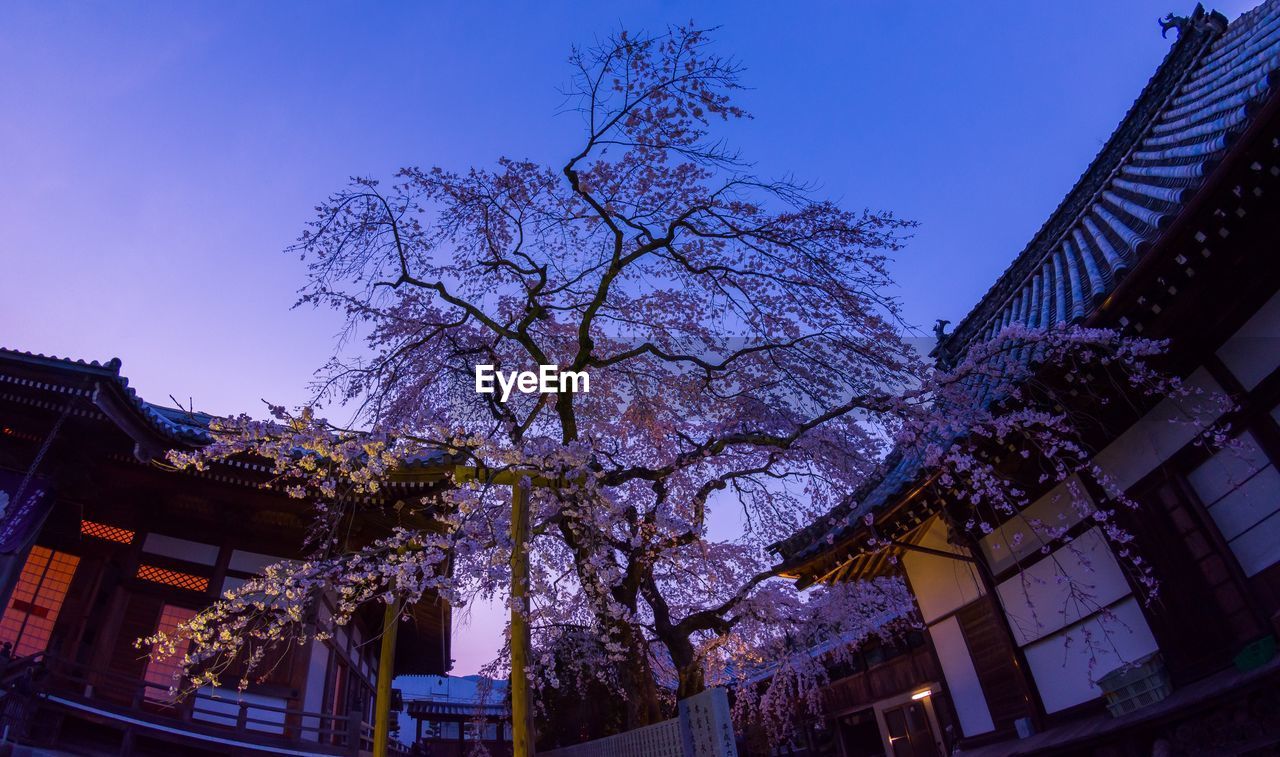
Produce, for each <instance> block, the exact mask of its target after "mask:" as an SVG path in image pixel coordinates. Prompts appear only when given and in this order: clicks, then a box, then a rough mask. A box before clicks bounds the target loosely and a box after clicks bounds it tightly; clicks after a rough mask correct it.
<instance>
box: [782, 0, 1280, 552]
mask: <svg viewBox="0 0 1280 757" xmlns="http://www.w3.org/2000/svg"><path fill="white" fill-rule="evenodd" d="M1277 72H1280V0H1268V2H1266V3H1263V4H1262V5H1259V6H1258V7H1256V8H1254V9H1253V10H1251V11H1249V12H1247V13H1245V14H1243V15H1242V16H1240V18H1238V19H1236V20H1235V21H1234V22H1232V23H1231V24H1230V25H1229V26H1228V25H1227V24H1226V19H1225V18H1223V17H1222V16H1221V15H1219V14H1217V13H1206V12H1205V11H1204V10H1203V8H1201V7H1199V6H1197V8H1196V10H1195V12H1194V13H1193V14H1192V15H1191V16H1190V17H1189V18H1187V19H1185V20H1182V22H1181V24H1180V29H1179V38H1178V41H1177V43H1175V44H1174V46H1173V48H1172V49H1171V50H1170V51H1169V54H1168V55H1167V56H1166V58H1165V60H1164V62H1163V63H1162V64H1161V65H1160V68H1159V69H1158V70H1157V71H1156V73H1155V75H1154V76H1153V77H1152V78H1151V80H1150V81H1149V82H1148V83H1147V86H1146V87H1145V88H1144V89H1143V91H1142V94H1141V95H1140V96H1139V97H1138V99H1137V101H1136V102H1135V103H1134V104H1133V106H1132V107H1131V108H1130V110H1129V112H1128V113H1127V114H1126V115H1125V118H1124V120H1123V121H1121V123H1120V125H1119V126H1118V127H1117V128H1116V130H1115V132H1114V133H1113V134H1112V135H1111V137H1110V139H1109V140H1108V141H1107V144H1106V145H1105V146H1104V147H1103V148H1102V150H1101V151H1100V152H1099V153H1098V156H1097V157H1096V158H1094V160H1093V162H1092V163H1091V164H1090V166H1089V168H1088V169H1087V170H1086V171H1085V173H1084V174H1083V175H1082V176H1081V177H1080V179H1079V180H1078V181H1077V183H1076V185H1075V186H1074V187H1073V188H1072V189H1071V191H1070V192H1069V193H1068V194H1067V196H1066V198H1065V199H1064V200H1063V201H1062V203H1061V204H1060V205H1059V206H1058V208H1057V209H1056V210H1055V211H1054V213H1053V214H1052V215H1051V216H1050V217H1049V219H1048V220H1047V221H1046V222H1045V224H1044V225H1043V226H1042V227H1041V229H1040V231H1039V232H1037V234H1036V236H1035V237H1034V238H1033V239H1032V241H1031V243H1030V244H1028V245H1027V247H1026V248H1025V249H1023V251H1022V252H1021V253H1019V254H1018V256H1017V257H1016V258H1015V259H1014V261H1013V263H1012V264H1011V265H1010V266H1009V267H1008V269H1006V270H1005V272H1004V273H1003V274H1002V275H1001V276H1000V278H999V279H998V280H997V281H996V283H995V284H994V285H993V286H992V287H991V289H990V290H989V291H988V292H987V293H986V294H985V295H984V296H983V297H982V299H981V300H980V301H979V302H978V304H977V305H976V306H975V307H974V308H973V310H972V311H970V312H969V314H968V315H967V316H965V318H964V320H962V321H961V322H960V324H959V325H957V327H956V329H955V331H954V332H953V333H952V334H950V335H949V336H948V337H946V338H945V340H944V342H943V343H942V344H941V345H939V349H938V352H937V353H935V354H938V355H939V356H941V357H942V359H954V358H955V357H957V356H959V355H961V354H963V352H964V351H965V350H966V349H967V348H969V347H970V346H971V345H973V344H975V343H979V342H981V341H984V340H986V339H989V338H991V337H992V336H994V335H995V334H996V333H998V332H999V331H1000V330H1001V329H1002V328H1004V327H1006V326H1009V325H1011V324H1022V325H1026V326H1029V327H1032V328H1049V327H1053V326H1057V325H1059V324H1064V323H1079V322H1081V321H1084V320H1085V319H1086V318H1087V317H1088V316H1089V315H1090V314H1092V313H1093V312H1094V311H1095V310H1096V308H1097V307H1098V305H1100V304H1101V303H1102V302H1103V301H1104V300H1105V298H1106V297H1107V295H1108V294H1110V293H1111V292H1112V291H1113V290H1114V289H1115V287H1116V285H1117V284H1118V283H1119V281H1120V280H1121V279H1122V278H1123V277H1124V275H1125V273H1126V272H1127V271H1128V270H1130V269H1131V268H1133V267H1134V266H1135V265H1136V263H1137V262H1138V260H1140V259H1141V258H1142V256H1143V255H1144V254H1146V253H1147V251H1148V250H1149V249H1151V247H1152V245H1153V243H1154V242H1155V241H1157V239H1158V238H1159V236H1160V234H1161V232H1162V230H1163V229H1165V228H1166V227H1167V226H1168V225H1169V223H1170V221H1172V220H1173V219H1174V218H1175V217H1176V216H1178V214H1179V213H1180V212H1181V211H1182V209H1183V208H1184V207H1185V206H1186V203H1187V202H1188V201H1189V200H1190V198H1191V197H1192V196H1193V195H1194V194H1195V192H1196V190H1197V189H1199V187H1200V185H1201V184H1202V183H1203V181H1204V179H1205V178H1206V177H1207V176H1208V175H1209V174H1210V173H1211V171H1212V169H1213V168H1214V167H1215V166H1216V165H1217V163H1218V162H1219V161H1220V160H1221V158H1222V157H1223V155H1224V154H1225V153H1226V151H1227V149H1228V148H1229V147H1230V146H1231V145H1232V143H1233V142H1234V140H1235V139H1236V138H1237V137H1238V136H1239V135H1240V134H1241V133H1242V132H1243V131H1244V129H1245V128H1246V127H1248V126H1249V124H1250V123H1251V118H1252V116H1253V115H1254V114H1255V113H1256V112H1257V111H1258V109H1259V107H1260V105H1261V104H1262V103H1263V102H1265V101H1266V100H1267V98H1269V97H1270V96H1271V95H1272V92H1273V89H1274V85H1275V84H1276V83H1277V80H1278V79H1280V77H1278V76H1277ZM990 399H991V398H986V399H985V401H990ZM923 474H924V471H923V467H922V465H921V463H920V461H919V456H918V455H914V454H911V453H909V452H908V453H903V452H899V453H898V454H896V455H893V456H890V458H889V459H888V460H886V462H885V465H884V466H882V473H881V474H880V475H879V476H877V477H876V478H874V479H873V480H872V481H871V482H870V483H869V484H868V485H867V486H864V487H863V488H862V490H861V491H859V492H857V493H855V495H854V496H853V497H851V498H850V499H849V500H846V502H844V503H842V504H841V505H840V506H838V507H836V508H835V509H834V510H833V511H832V512H831V513H829V514H828V515H826V516H824V517H823V518H821V519H819V520H818V521H817V522H815V523H814V524H812V525H810V526H809V527H807V528H805V529H803V530H801V531H799V532H797V533H796V534H794V535H792V536H791V537H789V538H788V539H786V540H784V541H782V542H779V543H778V544H776V545H774V549H775V551H776V552H777V553H778V554H779V556H780V557H782V558H783V560H784V561H785V562H786V563H787V564H791V565H795V564H798V563H800V562H802V561H804V560H807V559H809V558H811V557H813V556H816V555H817V554H819V553H821V552H822V551H823V550H824V549H825V548H826V546H827V545H829V544H833V543H835V542H837V541H840V540H842V539H843V538H844V537H845V536H847V535H849V534H850V533H852V532H853V531H854V530H856V528H857V525H858V521H859V519H860V518H861V516H863V515H865V514H866V513H869V512H873V511H875V510H876V509H878V508H880V507H882V506H885V505H887V504H891V503H892V501H893V500H894V499H895V498H896V497H898V496H900V495H901V494H902V493H903V491H904V490H905V489H906V488H907V487H909V486H911V485H912V484H913V483H916V482H918V481H919V480H920V479H921V478H922V476H923Z"/></svg>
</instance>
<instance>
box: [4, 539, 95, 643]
mask: <svg viewBox="0 0 1280 757" xmlns="http://www.w3.org/2000/svg"><path fill="white" fill-rule="evenodd" d="M79 564H80V558H79V557H76V556H75V555H68V554H66V553H65V552H54V551H53V550H51V549H48V548H46V547H32V548H31V553H30V554H29V555H27V562H26V564H24V565H23V566H22V574H21V575H20V576H18V584H17V586H15V587H13V595H12V596H11V597H9V605H8V606H7V607H5V610H4V616H3V617H0V642H5V641H7V642H9V643H10V644H12V645H13V653H14V654H15V655H17V656H19V657H26V656H27V655H29V654H35V653H36V652H43V651H44V650H45V649H46V648H47V647H48V646H49V635H50V634H52V633H53V625H54V623H56V622H58V612H59V611H60V610H61V609H62V601H63V600H64V599H66V597H67V587H69V586H70V585H71V577H72V576H74V575H75V573H76V566H77V565H79Z"/></svg>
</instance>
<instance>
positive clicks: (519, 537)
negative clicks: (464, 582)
mask: <svg viewBox="0 0 1280 757" xmlns="http://www.w3.org/2000/svg"><path fill="white" fill-rule="evenodd" d="M520 484H521V482H520V481H516V482H515V483H514V484H513V485H512V487H511V746H512V754H513V757H530V755H532V754H533V738H532V733H531V731H532V729H531V728H530V725H531V722H530V719H529V675H528V671H527V670H526V666H527V664H528V660H529V619H528V615H527V613H528V604H527V603H528V598H529V552H528V542H529V498H528V497H527V496H525V491H524V488H523V487H522V486H521V485H520Z"/></svg>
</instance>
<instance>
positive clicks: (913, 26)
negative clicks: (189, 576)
mask: <svg viewBox="0 0 1280 757" xmlns="http://www.w3.org/2000/svg"><path fill="white" fill-rule="evenodd" d="M1253 4H1254V2H1253V0H1220V1H1219V2H1217V3H1216V7H1217V8H1218V9H1219V10H1221V11H1222V12H1223V13H1225V14H1226V15H1227V17H1228V18H1235V16H1237V15H1238V14H1239V13H1240V12H1241V11H1243V10H1245V9H1247V8H1248V7H1250V6H1252V5H1253ZM1214 5H1215V4H1214V3H1210V6H1211V7H1213V6H1214ZM798 6H799V4H794V3H777V2H743V1H741V0H737V1H732V2H731V1H730V0H717V1H716V2H702V3H698V4H697V5H696V7H695V6H693V5H692V4H688V3H676V2H661V1H654V2H639V1H629V2H617V3H598V4H593V5H591V6H587V5H586V4H581V3H579V4H570V3H567V2H549V3H536V4H535V3H517V2H494V3H482V2H473V3H452V4H446V3H431V4H428V3H403V4H400V3H383V4H377V5H374V4H366V3H336V2H329V3H311V2H308V3H301V2H295V3H286V2H276V3H269V4H264V3H257V2H221V3H216V4H215V3H210V2H206V3H172V4H159V3H152V4H145V5H143V4H135V3H107V2H98V3H76V4H63V3H55V2H39V3H37V2H8V3H4V4H0V29H3V30H4V32H3V34H0V346H5V347H11V348H17V349H25V350H32V351H36V352H42V353H46V354H55V355H59V356H71V357H77V358H86V359H99V360H105V359H107V358H110V357H113V356H119V357H120V358H121V359H122V360H123V361H124V373H125V374H126V375H127V376H129V378H130V379H131V381H132V383H133V385H134V386H135V387H137V388H138V390H139V392H140V393H141V394H142V396H143V397H145V398H147V399H149V400H151V401H153V402H164V403H167V402H169V399H168V398H169V396H170V395H172V396H174V397H176V398H178V399H179V400H181V401H182V402H183V403H184V404H185V403H186V401H187V399H188V398H192V399H194V402H195V405H196V407H197V408H199V409H202V410H207V411H211V412H216V413H231V412H238V411H248V412H252V413H259V412H261V410H262V406H261V404H260V403H259V399H260V398H266V399H270V400H272V401H274V402H279V403H281V404H296V403H298V402H300V401H302V400H303V399H304V396H305V385H306V382H307V380H308V377H309V376H310V374H311V371H312V370H314V369H315V368H316V367H318V366H319V365H320V364H321V363H322V362H323V360H324V358H325V357H326V356H327V354H328V351H329V349H330V347H331V345H332V336H333V334H334V332H335V330H336V328H337V325H338V323H337V321H336V319H335V318H333V317H332V316H330V315H329V314H327V313H320V312H315V311H311V310H299V311H291V310H290V309H289V306H290V305H291V304H292V302H293V293H294V290H295V289H296V287H297V285H298V284H299V283H300V282H301V280H302V268H301V265H300V263H299V262H298V260H297V259H296V258H295V257H292V256H289V255H285V254H284V253H282V252H281V250H282V248H283V247H284V246H285V245H286V244H288V243H289V242H290V241H291V240H292V239H293V238H294V237H296V236H297V234H298V233H299V231H301V229H302V227H303V224H304V223H305V222H306V221H307V220H308V219H309V217H310V213H311V208H312V206H314V205H315V204H316V202H317V201H319V200H321V199H322V198H324V197H325V196H326V195H327V194H328V193H329V192H330V191H331V190H333V189H336V188H338V187H339V186H341V185H342V184H343V183H344V181H345V179H346V177H348V176H350V175H357V174H358V175H370V176H386V175H388V174H390V173H391V172H392V171H393V170H394V169H396V168H397V167H399V166H402V165H420V166H424V167H425V166H429V165H432V164H438V165H442V166H445V167H448V168H465V167H466V166H468V165H472V164H488V163H490V162H492V161H493V160H494V159H495V158H497V157H498V156H500V155H508V156H511V157H515V158H529V159H532V160H535V161H542V162H555V163H556V165H559V164H560V162H562V161H563V157H564V155H565V154H566V151H567V150H568V149H569V148H570V147H571V146H573V145H574V144H575V141H574V140H575V139H576V138H577V137H578V134H579V132H578V130H577V127H578V122H577V121H576V119H575V117H574V116H573V115H559V116H558V115H556V113H557V110H558V107H559V106H560V105H561V103H562V98H561V97H560V95H559V94H558V93H557V86H558V85H560V84H561V83H563V82H564V81H565V80H566V79H567V75H568V69H567V67H566V66H565V57H566V55H567V52H568V49H569V46H570V45H571V44H573V43H589V42H590V41H591V40H592V39H593V36H595V35H599V34H603V33H606V32H608V31H610V30H612V29H615V28H617V27H619V26H625V27H627V28H629V29H632V30H643V29H649V30H659V29H661V28H663V27H664V26H665V25H666V24H668V23H679V22H683V21H688V20H689V19H690V17H691V16H692V17H693V19H694V20H695V21H696V22H697V23H699V24H702V25H717V24H718V25H722V26H723V28H722V30H721V31H720V33H719V37H718V38H719V42H720V44H721V46H722V49H724V50H727V51H731V52H733V53H734V54H735V55H736V56H738V57H739V59H740V60H741V62H742V63H743V64H745V66H746V67H747V72H746V74H745V77H744V81H745V83H746V84H747V85H748V86H750V87H752V88H753V89H751V90H750V91H748V92H746V93H744V96H743V98H742V102H743V104H745V105H746V107H747V108H748V109H749V110H750V111H752V112H753V114H754V116H755V118H754V119H753V120H752V121H749V122H746V123H744V124H739V125H735V126H734V127H733V128H732V130H731V131H729V132H728V133H727V136H728V137H729V138H730V140H731V141H732V143H733V144H734V145H736V146H737V147H739V148H740V149H741V150H742V152H743V154H744V156H746V157H748V158H752V159H754V160H756V161H757V166H758V168H757V170H758V172H759V173H761V174H765V175H779V174H792V175H794V176H796V177H797V178H800V179H804V180H808V181H811V182H814V183H815V184H816V185H817V186H818V187H819V188H820V189H821V190H822V191H823V192H824V193H825V194H827V195H829V196H831V197H833V198H835V199H837V200H840V201H841V202H843V203H845V204H846V205H848V206H850V207H855V208H860V207H872V208H887V209H891V210H893V211H894V212H896V213H897V214H898V215H900V216H903V217H907V218H912V219H915V220H918V221H920V222H921V223H922V226H921V228H920V229H919V230H918V232H917V234H916V236H915V239H914V240H913V242H912V243H911V245H910V246H909V248H908V249H907V250H905V251H904V252H903V253H902V254H901V255H900V258H899V261H898V263H897V264H896V272H897V277H898V280H899V282H900V291H899V294H900V296H901V297H902V299H903V300H904V302H905V304H906V313H907V316H908V317H909V318H910V319H911V320H912V321H913V322H914V323H915V324H917V325H919V326H920V327H922V328H923V329H924V330H925V331H926V332H927V330H928V328H929V326H930V325H931V324H932V323H933V321H934V319H936V318H947V319H949V320H951V321H953V322H955V321H958V320H960V318H961V317H962V316H963V315H964V314H965V313H966V312H967V311H968V309H969V307H970V306H971V305H973V304H974V303H975V302H976V301H977V299H978V298H979V297H980V296H981V295H982V293H983V292H985V291H986V289H987V287H988V286H990V284H992V283H993V282H994V280H995V278H996V276H997V275H998V274H999V273H1000V272H1001V271H1003V270H1004V268H1005V266H1006V265H1007V264H1008V263H1009V261H1010V260H1011V259H1012V258H1013V256H1014V255H1016V254H1017V253H1018V251H1020V250H1021V249H1022V247H1023V246H1024V245H1025V244H1026V243H1027V241H1028V240H1029V239H1030V238H1031V236H1032V235H1033V234H1034V233H1035V231H1036V230H1037V229H1038V228H1039V226H1040V224H1041V223H1042V222H1043V221H1044V220H1045V219H1046V217H1047V216H1048V214H1049V213H1050V212H1051V211H1052V210H1053V209H1054V207H1056V205H1057V204H1058V202H1059V201H1060V200H1061V199H1062V197H1063V196H1064V195H1065V194H1066V192H1067V190H1068V189H1069V188H1070V187H1071V184H1072V183H1073V182H1074V181H1075V179H1076V178H1077V177H1078V176H1079V175H1080V173H1081V172H1082V171H1083V170H1084V169H1085V167H1086V166H1087V164H1088V162H1089V160H1090V159H1091V158H1092V157H1093V155H1094V154H1095V153H1096V152H1097V150H1098V149H1099V148H1100V147H1101V146H1102V144H1103V142H1104V141H1105V140H1106V138H1107V137H1108V136H1109V135H1110V133H1111V130H1112V129H1113V128H1114V127H1115V126H1116V124H1117V123H1118V122H1119V120H1120V118H1121V117H1122V116H1123V115H1124V112H1125V110H1126V109H1127V108H1128V106H1129V105H1130V104H1131V103H1132V102H1133V100H1134V98H1135V97H1136V96H1137V94H1138V92H1139V90H1140V89H1141V87H1142V86H1143V84H1145V83H1146V81H1147V79H1148V78H1149V77H1150V76H1151V74H1152V73H1153V72H1154V70H1155V68H1156V66H1157V65H1158V63H1159V62H1160V60H1161V58H1162V57H1163V55H1164V53H1165V52H1166V51H1167V49H1168V47H1169V45H1170V43H1171V40H1162V39H1161V37H1160V32H1159V27H1158V26H1157V24H1156V19H1157V18H1159V17H1160V16H1162V15H1164V14H1165V13H1167V12H1169V11H1174V12H1177V13H1182V14H1185V13H1189V12H1190V11H1191V9H1192V8H1193V7H1194V2H1193V1H1192V0H1126V1H1125V2H1122V3H1117V2H1114V0H1090V1H1088V2H1084V1H1083V0H1073V1H1072V2H1032V3H1028V2H983V3H946V4H944V3H925V2H904V1H903V0H863V1H856V2H855V1H849V2H826V1H824V2H813V3H808V4H804V8H803V10H800V9H799V8H798ZM1171 36H1172V35H1171ZM476 617H477V620H476V623H475V625H476V626H485V628H472V629H464V628H455V632H454V633H455V635H454V656H455V657H456V658H457V660H458V663H457V667H456V668H455V672H456V673H459V674H467V673H472V672H474V671H475V669H476V668H477V667H478V666H479V665H480V664H481V663H482V662H483V661H484V660H486V659H487V658H488V657H490V656H491V655H492V651H493V648H494V646H495V644H496V635H497V633H498V632H499V631H500V630H501V626H500V624H498V627H497V629H496V630H495V629H493V628H492V626H493V625H494V622H493V620H494V619H493V617H492V612H491V611H482V610H478V611H477V613H476Z"/></svg>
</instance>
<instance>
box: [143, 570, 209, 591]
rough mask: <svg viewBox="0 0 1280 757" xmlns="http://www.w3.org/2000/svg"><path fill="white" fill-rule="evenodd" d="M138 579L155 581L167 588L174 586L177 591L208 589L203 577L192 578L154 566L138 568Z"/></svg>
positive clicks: (207, 583) (207, 580)
mask: <svg viewBox="0 0 1280 757" xmlns="http://www.w3.org/2000/svg"><path fill="white" fill-rule="evenodd" d="M138 578H141V579H143V580H144V581H155V582H156V583H158V584H168V585H169V586H176V587H178V588H179V589H189V590H191V591H207V590H208V589H209V579H207V578H205V577H204V576H193V575H191V574H190V573H179V572H178V571H176V570H168V569H167V568H157V567H156V566H154V565H140V566H138Z"/></svg>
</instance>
